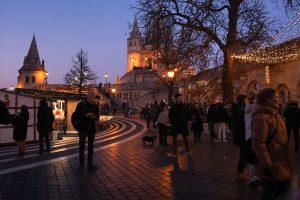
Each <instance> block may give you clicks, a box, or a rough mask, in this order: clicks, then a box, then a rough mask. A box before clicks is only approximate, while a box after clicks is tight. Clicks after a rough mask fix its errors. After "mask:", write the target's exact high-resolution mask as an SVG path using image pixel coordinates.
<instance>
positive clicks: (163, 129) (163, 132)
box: [158, 124, 168, 145]
mask: <svg viewBox="0 0 300 200" xmlns="http://www.w3.org/2000/svg"><path fill="white" fill-rule="evenodd" d="M158 132H159V144H160V145H167V137H168V136H167V132H168V127H167V126H166V125H164V124H158Z"/></svg>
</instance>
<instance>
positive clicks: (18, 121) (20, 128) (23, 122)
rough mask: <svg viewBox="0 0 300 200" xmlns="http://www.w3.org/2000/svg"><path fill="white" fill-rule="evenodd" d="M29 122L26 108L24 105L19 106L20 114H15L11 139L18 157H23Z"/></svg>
mask: <svg viewBox="0 0 300 200" xmlns="http://www.w3.org/2000/svg"><path fill="white" fill-rule="evenodd" d="M28 120H29V112H28V108H27V106H25V105H22V106H21V112H19V113H16V115H15V116H14V118H13V121H12V125H13V139H14V140H15V142H16V143H17V145H18V156H19V157H21V156H24V154H25V145H26V137H27V127H28Z"/></svg>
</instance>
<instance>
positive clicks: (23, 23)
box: [0, 0, 287, 88]
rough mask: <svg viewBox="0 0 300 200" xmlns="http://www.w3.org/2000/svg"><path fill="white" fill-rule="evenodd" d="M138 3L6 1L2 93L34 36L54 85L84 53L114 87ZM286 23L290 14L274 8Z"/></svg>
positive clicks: (1, 8) (1, 2)
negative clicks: (74, 60)
mask: <svg viewBox="0 0 300 200" xmlns="http://www.w3.org/2000/svg"><path fill="white" fill-rule="evenodd" d="M135 2H136V0H108V1H107V0H51V1H50V0H43V1H42V0H0V88H3V87H8V86H9V85H11V84H13V85H14V86H16V84H17V76H18V69H19V68H20V67H21V66H22V64H23V59H24V56H26V55H27V52H28V49H29V46H30V43H31V40H32V37H33V34H34V33H35V35H36V40H37V45H38V49H39V54H40V58H41V59H44V60H45V64H46V70H47V71H48V72H49V78H48V82H49V83H63V77H64V74H65V73H66V72H67V71H68V70H69V69H70V68H71V66H72V62H71V58H72V57H73V56H74V55H75V54H76V52H77V51H78V50H79V49H80V48H83V49H85V50H86V51H87V52H88V57H89V65H90V66H91V67H92V69H93V70H94V71H95V72H96V73H97V75H98V77H99V80H98V81H102V82H104V78H103V76H104V74H105V73H106V72H107V73H108V74H109V80H110V81H111V82H114V80H115V79H114V78H115V76H116V75H117V74H118V75H122V74H124V71H125V66H126V39H127V36H128V34H127V35H125V34H126V33H128V32H129V29H128V22H131V21H132V20H133V18H134V11H133V10H130V9H129V8H130V5H131V4H133V3H135ZM270 11H271V12H272V14H273V15H274V16H278V17H280V21H281V22H283V23H284V22H286V21H287V19H286V17H285V13H284V11H283V10H280V9H279V8H278V7H276V6H271V7H270Z"/></svg>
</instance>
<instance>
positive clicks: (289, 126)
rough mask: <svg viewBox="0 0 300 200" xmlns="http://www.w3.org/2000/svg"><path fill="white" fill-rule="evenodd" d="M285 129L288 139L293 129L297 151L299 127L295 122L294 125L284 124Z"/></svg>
mask: <svg viewBox="0 0 300 200" xmlns="http://www.w3.org/2000/svg"><path fill="white" fill-rule="evenodd" d="M286 131H287V134H288V137H289V139H290V136H291V132H292V131H293V133H294V141H295V150H296V151H298V150H299V128H298V124H295V125H290V124H286Z"/></svg>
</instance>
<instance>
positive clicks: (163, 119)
mask: <svg viewBox="0 0 300 200" xmlns="http://www.w3.org/2000/svg"><path fill="white" fill-rule="evenodd" d="M168 115H169V110H168V109H167V108H166V106H164V107H162V111H161V113H160V114H159V116H158V118H157V121H156V124H157V125H158V132H159V144H160V145H164V146H167V145H168V144H167V133H168V126H170V124H169V116H168Z"/></svg>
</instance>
